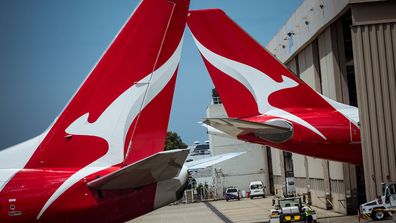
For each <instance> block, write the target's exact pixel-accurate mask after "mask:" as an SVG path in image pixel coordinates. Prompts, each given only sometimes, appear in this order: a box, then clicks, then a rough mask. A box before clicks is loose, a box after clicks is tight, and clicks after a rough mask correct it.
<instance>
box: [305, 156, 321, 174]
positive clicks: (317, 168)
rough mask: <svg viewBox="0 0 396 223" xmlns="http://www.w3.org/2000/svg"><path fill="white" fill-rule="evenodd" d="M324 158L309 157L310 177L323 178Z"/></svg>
mask: <svg viewBox="0 0 396 223" xmlns="http://www.w3.org/2000/svg"><path fill="white" fill-rule="evenodd" d="M322 161H323V160H322V159H315V158H312V157H308V169H309V177H310V178H318V179H323V165H322Z"/></svg>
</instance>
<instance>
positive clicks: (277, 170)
mask: <svg viewBox="0 0 396 223" xmlns="http://www.w3.org/2000/svg"><path fill="white" fill-rule="evenodd" d="M279 153H281V150H279V149H275V148H271V159H272V172H273V173H274V175H278V176H280V175H281V161H280V155H279Z"/></svg>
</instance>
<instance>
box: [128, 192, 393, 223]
mask: <svg viewBox="0 0 396 223" xmlns="http://www.w3.org/2000/svg"><path fill="white" fill-rule="evenodd" d="M271 204H272V198H271V197H269V198H264V199H263V198H256V199H253V200H250V199H242V200H241V201H237V200H235V201H229V202H226V201H225V200H219V201H211V202H201V203H192V204H177V205H169V206H165V207H163V208H160V209H158V210H156V211H153V212H151V213H148V214H146V215H144V216H141V217H139V218H136V219H134V220H132V221H129V222H128V223H198V222H199V223H201V222H205V223H230V222H235V223H248V222H249V223H261V222H268V221H269V214H270V211H271V209H273V206H272V205H271ZM313 208H314V209H315V210H316V212H317V216H318V220H319V222H320V223H358V222H359V221H358V218H357V216H345V215H343V214H340V213H336V212H333V211H329V210H323V209H319V208H315V207H313ZM361 222H362V223H368V222H371V221H365V220H361ZM385 222H386V223H390V222H393V221H391V220H387V221H382V222H381V223H385Z"/></svg>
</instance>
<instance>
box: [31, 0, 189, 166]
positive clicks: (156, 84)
mask: <svg viewBox="0 0 396 223" xmlns="http://www.w3.org/2000/svg"><path fill="white" fill-rule="evenodd" d="M188 5H189V0H144V1H142V2H141V3H140V4H139V6H138V7H137V9H136V10H135V11H134V13H133V14H132V16H131V17H130V18H129V20H128V21H127V22H126V24H125V25H124V27H123V28H122V29H121V31H120V32H119V34H118V35H117V37H116V38H115V39H114V41H113V43H112V44H111V45H110V46H109V48H108V49H107V51H106V52H105V53H104V55H103V57H102V58H101V59H100V60H99V62H98V63H97V64H96V66H95V67H94V68H93V70H92V71H91V73H90V74H89V76H88V77H87V79H86V80H85V82H84V83H83V84H82V86H81V87H80V89H79V90H78V91H77V92H76V94H75V95H74V97H73V98H72V99H71V101H70V102H69V104H68V105H67V106H66V107H65V109H64V111H63V112H62V114H61V115H60V116H59V118H58V119H57V120H56V121H55V123H54V124H53V126H52V127H51V128H50V129H49V132H48V134H47V135H46V136H45V138H44V139H43V141H42V142H41V144H40V146H39V148H38V149H37V150H36V151H35V152H34V154H33V156H32V157H31V159H30V160H29V162H28V164H27V167H31V168H38V167H63V168H67V167H77V168H78V167H85V166H87V165H88V164H92V165H93V164H94V162H95V164H96V165H102V164H103V165H105V166H107V165H110V166H112V165H116V164H120V163H124V164H129V163H133V162H135V161H137V160H141V159H143V158H145V157H148V156H150V155H152V154H154V153H157V152H159V151H162V150H163V147H164V142H165V137H166V130H167V127H168V120H169V114H170V107H171V104H172V98H173V91H174V87H175V81H176V74H177V69H178V63H179V59H180V54H181V47H182V37H183V32H184V28H185V22H186V16H187V12H188Z"/></svg>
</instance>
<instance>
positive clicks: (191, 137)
mask: <svg viewBox="0 0 396 223" xmlns="http://www.w3.org/2000/svg"><path fill="white" fill-rule="evenodd" d="M301 2H302V0H245V1H242V0H191V7H190V8H191V9H201V8H221V9H223V10H224V11H226V13H227V14H228V15H229V16H230V17H231V18H232V19H233V20H235V21H236V22H237V23H238V24H239V25H240V26H241V27H243V28H244V29H245V30H246V31H247V32H248V33H250V35H252V36H253V37H254V38H255V39H256V40H257V41H259V42H260V43H261V44H262V45H264V46H265V45H266V44H267V43H268V42H269V40H270V39H271V38H272V37H273V36H274V35H275V34H276V33H277V32H278V30H279V29H280V28H281V26H282V25H283V24H284V23H285V22H286V21H287V19H288V18H289V16H290V15H291V14H292V12H293V11H294V10H295V9H296V8H297V7H298V6H299V5H300V4H301ZM137 3H138V1H137V0H117V1H108V0H84V1H80V0H68V1H60V0H59V1H53V0H40V1H15V0H2V1H0V30H1V31H0V108H1V109H0V149H2V148H5V147H8V146H11V145H14V144H16V143H19V142H22V141H24V140H26V139H29V138H31V137H34V136H36V135H38V134H40V133H41V132H43V131H44V130H45V129H46V128H47V127H48V126H49V125H50V124H51V122H52V121H53V120H54V119H55V117H56V116H57V115H58V114H59V113H60V112H61V110H62V109H63V107H64V106H65V105H66V103H67V102H68V101H69V100H70V98H71V96H72V95H73V93H74V92H75V90H76V89H77V88H78V87H79V85H80V84H81V83H82V81H83V80H84V79H85V77H86V76H87V74H88V73H89V71H90V70H91V68H92V66H94V65H95V63H96V62H97V60H98V59H99V58H100V56H101V55H102V53H103V51H104V50H105V49H106V48H107V46H108V44H109V43H110V42H111V41H112V39H113V38H114V36H115V35H116V33H117V32H118V30H119V29H120V28H121V26H122V25H123V24H124V22H125V20H126V19H127V18H128V17H129V15H130V13H131V12H132V11H133V9H134V8H135V6H136V5H137ZM212 88H213V84H212V82H211V80H210V78H209V75H208V74H207V71H206V69H205V67H204V64H203V62H202V59H201V58H200V56H199V53H198V51H197V50H196V48H195V45H194V44H193V41H192V38H191V36H190V34H189V33H188V32H187V33H186V35H185V41H184V46H183V52H182V59H181V62H180V69H179V75H178V79H177V83H176V90H175V97H174V100H173V107H172V112H171V118H170V124H169V129H170V130H172V131H176V132H177V133H178V134H179V135H181V137H182V139H183V140H184V141H185V142H186V143H187V144H191V143H192V142H193V141H196V140H199V141H201V142H203V141H205V140H206V139H207V135H206V130H205V129H204V128H203V127H201V126H200V125H199V124H198V123H197V122H198V121H200V119H201V118H203V117H205V111H206V108H207V106H208V105H209V104H210V102H211V89H212Z"/></svg>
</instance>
